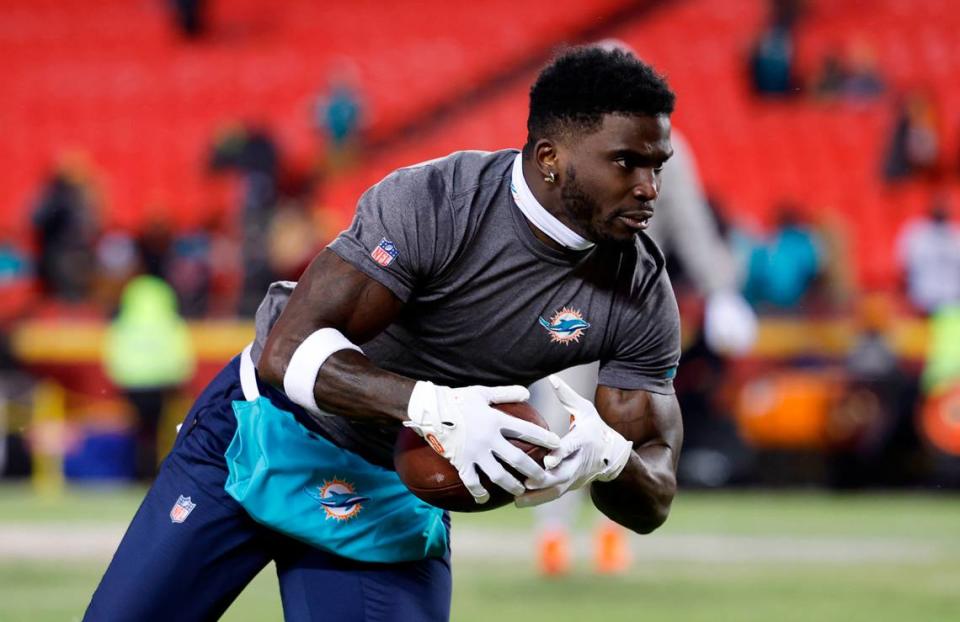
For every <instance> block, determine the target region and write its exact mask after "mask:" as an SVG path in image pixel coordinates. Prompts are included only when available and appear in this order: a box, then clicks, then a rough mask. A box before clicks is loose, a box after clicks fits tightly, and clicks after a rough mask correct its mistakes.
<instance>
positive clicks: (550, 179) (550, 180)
mask: <svg viewBox="0 0 960 622" xmlns="http://www.w3.org/2000/svg"><path fill="white" fill-rule="evenodd" d="M543 181H545V182H547V183H548V184H552V183H553V182H555V181H557V174H556V173H554V172H553V171H550V172H549V173H547V175H546V176H545V177H544V178H543Z"/></svg>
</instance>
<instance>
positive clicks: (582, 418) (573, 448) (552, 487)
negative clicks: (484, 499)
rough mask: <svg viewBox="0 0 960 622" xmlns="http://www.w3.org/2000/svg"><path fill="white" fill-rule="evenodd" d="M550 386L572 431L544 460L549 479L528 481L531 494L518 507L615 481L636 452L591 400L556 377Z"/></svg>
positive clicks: (631, 444) (547, 500)
mask: <svg viewBox="0 0 960 622" xmlns="http://www.w3.org/2000/svg"><path fill="white" fill-rule="evenodd" d="M550 384H551V385H553V390H554V391H555V392H556V394H557V398H558V399H559V400H560V403H561V404H562V405H563V407H564V409H565V410H566V411H567V412H568V413H570V430H569V431H568V432H567V434H566V435H565V436H564V437H563V438H562V439H560V447H559V448H557V449H555V450H554V451H552V452H550V453H549V454H548V455H547V457H546V458H544V460H543V463H544V466H546V467H547V476H546V478H545V479H543V480H540V481H533V480H527V481H526V482H525V484H526V487H527V488H528V491H527V492H525V493H524V494H523V495H521V496H519V497H517V500H516V505H517V507H521V508H523V507H530V506H534V505H540V504H541V503H547V502H549V501H553V500H554V499H556V498H557V497H559V496H561V495H563V494H565V493H566V492H568V491H570V490H575V489H577V488H580V487H582V486H586V485H587V484H589V483H590V482H592V481H594V480H599V481H601V482H608V481H610V480H612V479H616V478H617V476H619V475H620V472H621V471H623V468H624V467H625V466H626V465H627V460H629V459H630V454H631V452H632V451H633V443H631V442H630V441H628V440H627V439H625V438H624V437H623V436H622V435H621V434H620V433H619V432H617V431H616V430H614V429H613V428H611V427H610V426H608V425H607V424H606V423H605V422H604V421H603V419H601V418H600V413H598V412H597V409H596V408H595V407H594V405H593V404H592V403H591V402H590V400H588V399H585V398H583V397H581V396H580V395H578V394H577V392H576V391H574V390H573V389H571V388H570V387H569V385H567V383H565V382H564V381H563V380H561V379H560V378H559V377H557V376H550Z"/></svg>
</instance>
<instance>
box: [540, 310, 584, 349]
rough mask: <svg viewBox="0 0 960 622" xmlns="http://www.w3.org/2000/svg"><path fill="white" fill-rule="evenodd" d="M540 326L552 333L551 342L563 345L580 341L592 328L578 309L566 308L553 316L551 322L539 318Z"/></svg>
mask: <svg viewBox="0 0 960 622" xmlns="http://www.w3.org/2000/svg"><path fill="white" fill-rule="evenodd" d="M538 319H539V320H540V326H543V327H544V328H545V329H547V332H548V333H550V340H551V341H552V342H553V343H562V344H564V345H566V344H568V343H570V342H571V341H576V342H579V341H580V337H581V335H583V332H584V331H585V330H587V329H588V328H590V322H587V321H586V320H584V319H583V314H582V313H580V312H579V311H577V310H576V309H571V308H569V307H564V308H562V309H560V310H559V311H557V312H556V313H554V314H553V317H552V318H550V321H549V322H548V321H546V320H545V319H543V318H542V317H541V318H538Z"/></svg>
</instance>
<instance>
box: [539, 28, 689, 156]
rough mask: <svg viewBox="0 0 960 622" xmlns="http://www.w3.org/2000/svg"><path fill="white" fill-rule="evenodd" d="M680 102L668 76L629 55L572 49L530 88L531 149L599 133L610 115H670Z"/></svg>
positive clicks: (604, 49)
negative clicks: (543, 141) (564, 137)
mask: <svg viewBox="0 0 960 622" xmlns="http://www.w3.org/2000/svg"><path fill="white" fill-rule="evenodd" d="M675 100H676V96H675V95H674V94H673V91H671V90H670V87H669V86H668V85H667V81H666V80H665V79H664V78H663V76H661V75H660V74H658V73H657V72H656V71H654V70H653V68H652V67H650V66H649V65H647V64H646V63H644V62H643V61H641V60H640V59H638V58H637V57H636V56H634V55H633V54H631V53H630V52H628V51H626V50H623V49H619V48H614V49H610V48H607V47H601V46H582V47H574V48H570V49H568V50H565V51H563V52H562V53H561V54H560V55H559V56H557V57H556V58H554V60H553V61H552V62H551V63H550V64H549V65H547V66H546V67H544V69H543V71H541V72H540V75H539V76H537V81H536V82H534V84H533V86H532V87H531V88H530V115H529V116H528V117H527V148H532V147H533V144H534V143H535V142H536V141H537V140H539V139H541V138H550V137H559V136H561V135H565V134H569V133H571V131H578V130H579V131H581V132H590V131H593V130H596V129H598V128H599V127H600V124H601V123H602V122H603V115H605V114H626V115H647V116H656V115H660V114H671V113H672V112H673V106H674V103H675Z"/></svg>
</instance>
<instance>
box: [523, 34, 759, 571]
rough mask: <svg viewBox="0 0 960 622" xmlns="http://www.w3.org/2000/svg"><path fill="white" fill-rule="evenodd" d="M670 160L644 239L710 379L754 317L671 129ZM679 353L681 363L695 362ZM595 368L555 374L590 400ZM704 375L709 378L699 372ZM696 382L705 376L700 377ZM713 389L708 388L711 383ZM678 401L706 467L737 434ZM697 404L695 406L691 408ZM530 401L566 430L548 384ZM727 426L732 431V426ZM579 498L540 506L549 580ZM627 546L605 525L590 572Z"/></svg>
mask: <svg viewBox="0 0 960 622" xmlns="http://www.w3.org/2000/svg"><path fill="white" fill-rule="evenodd" d="M603 44H604V45H606V46H607V47H619V48H620V49H623V47H624V45H625V44H622V43H618V42H616V41H606V42H603ZM671 140H672V143H673V157H672V158H671V159H670V160H669V161H668V162H667V163H666V165H665V166H664V171H663V176H662V181H661V185H660V192H659V197H658V199H657V202H656V216H655V218H653V219H651V221H650V226H649V228H648V229H647V232H648V234H649V235H650V236H651V237H652V238H653V239H654V241H656V242H657V245H658V246H659V247H660V249H661V250H662V251H663V252H664V254H665V255H666V256H667V258H668V259H670V258H671V257H672V258H676V259H678V260H679V262H680V264H681V266H682V268H683V270H684V271H685V273H686V276H687V277H688V278H689V279H690V281H692V283H693V285H694V287H695V289H696V290H697V292H698V293H699V294H700V296H702V297H703V299H704V302H705V311H704V316H703V325H702V327H703V328H702V331H700V337H699V339H700V340H702V348H698V347H697V346H696V345H695V346H694V347H693V348H692V350H693V353H692V355H693V356H694V358H697V359H699V358H701V357H699V356H697V355H696V353H697V352H701V351H702V354H703V358H705V359H709V361H708V362H706V363H705V364H706V365H708V366H710V367H711V369H716V370H717V371H716V373H715V374H710V377H716V376H720V375H722V369H720V368H722V367H723V359H724V358H725V357H727V356H736V355H739V354H743V353H744V352H746V351H747V350H749V348H750V347H751V346H752V345H753V342H754V340H755V339H756V332H757V318H756V314H755V313H754V311H753V309H752V308H751V306H750V305H749V304H748V303H747V302H746V300H745V299H744V298H743V297H742V296H741V295H740V293H739V288H740V275H739V273H738V270H737V265H736V263H735V261H734V259H733V257H732V255H731V254H730V250H729V249H728V247H727V245H726V242H725V240H724V239H723V237H722V236H721V234H720V230H719V229H718V226H717V222H716V221H715V220H714V216H713V214H712V212H711V209H710V206H709V205H708V203H707V198H706V196H705V194H704V192H703V188H702V186H701V183H700V178H699V174H698V173H697V167H696V161H695V158H694V155H693V152H692V150H691V148H690V145H689V144H688V143H687V141H686V139H685V138H684V137H683V135H682V134H681V133H680V132H678V131H677V130H676V129H674V130H673V132H672V136H671ZM690 355H691V352H690V351H688V352H685V353H684V359H683V360H684V366H685V368H686V366H687V365H698V364H699V363H698V362H697V361H693V360H691V359H690V358H688V356H690ZM597 369H598V366H597V364H596V363H593V364H589V365H583V366H580V367H576V368H572V369H569V370H566V371H564V372H561V373H560V374H559V375H560V376H561V377H562V378H563V379H564V380H565V381H566V382H567V383H568V384H569V385H570V386H571V387H572V388H573V389H574V390H575V391H576V392H577V393H579V394H580V395H582V396H585V397H587V398H591V397H592V396H593V395H594V393H595V391H596V388H597ZM701 376H706V374H701ZM700 380H701V381H705V380H706V379H705V378H703V377H701V378H700ZM711 386H712V385H711ZM677 397H678V399H679V400H680V405H681V408H682V409H683V412H684V439H685V440H684V460H683V461H682V462H681V466H680V468H681V472H683V470H684V466H685V463H687V462H688V461H689V464H697V463H706V462H709V460H707V461H704V460H699V459H698V452H704V453H705V454H707V453H710V454H712V453H713V452H714V451H715V450H714V449H713V448H712V447H711V446H710V442H711V440H712V441H716V442H723V439H722V438H721V436H723V437H724V438H729V437H730V436H731V435H735V432H732V429H731V430H721V431H718V429H717V428H718V426H719V427H724V423H723V421H719V420H717V417H715V416H714V413H713V412H712V409H711V408H709V407H708V402H709V401H710V397H709V396H704V395H701V394H700V393H697V394H696V395H694V394H693V393H687V394H686V395H685V392H684V391H683V390H682V383H680V382H678V383H677ZM694 402H696V403H694ZM530 403H531V404H532V405H533V406H534V407H535V408H536V409H537V410H538V411H539V412H540V413H541V414H542V415H543V416H544V418H545V419H547V421H548V422H549V423H550V429H551V430H553V431H555V432H557V433H559V434H563V433H564V432H565V431H566V429H567V427H568V426H569V422H570V419H569V413H567V412H566V410H565V409H564V408H563V406H562V405H561V404H560V402H559V401H558V400H557V398H556V396H555V395H554V391H553V390H552V388H551V387H550V386H549V384H548V383H547V381H546V380H541V381H539V382H537V383H534V384H533V385H532V386H531V387H530ZM726 427H730V426H729V424H728V425H727V426H726ZM582 501H583V498H582V497H581V496H578V495H572V494H568V495H565V496H563V497H561V498H560V499H557V500H556V501H554V502H552V503H550V504H548V505H544V506H541V507H537V508H535V509H536V516H537V526H536V530H537V550H538V562H539V568H540V571H541V573H542V574H544V575H546V576H556V575H562V574H564V573H566V572H568V571H569V569H570V566H571V544H570V540H571V536H570V533H571V531H572V527H573V524H574V521H575V519H576V514H577V512H578V510H579V509H580V508H581V507H582ZM629 561H630V557H629V549H628V545H627V542H626V534H625V532H624V531H623V530H622V529H621V528H620V527H619V526H617V525H616V524H615V523H613V522H611V521H607V520H602V521H601V523H600V525H598V527H597V529H596V533H595V535H594V567H595V568H596V570H597V571H598V572H601V573H618V572H622V571H624V570H626V569H627V567H628V566H629Z"/></svg>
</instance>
